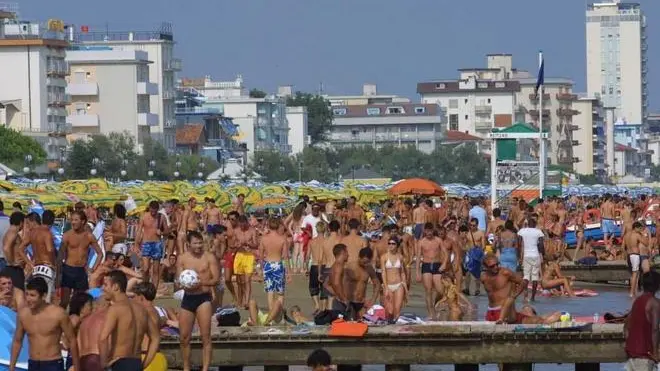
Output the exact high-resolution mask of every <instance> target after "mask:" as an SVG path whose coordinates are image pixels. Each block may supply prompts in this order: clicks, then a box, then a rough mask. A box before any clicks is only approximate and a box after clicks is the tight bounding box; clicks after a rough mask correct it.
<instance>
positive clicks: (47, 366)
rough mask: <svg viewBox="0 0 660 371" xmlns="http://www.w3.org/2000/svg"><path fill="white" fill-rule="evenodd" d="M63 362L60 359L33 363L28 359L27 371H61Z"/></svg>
mask: <svg viewBox="0 0 660 371" xmlns="http://www.w3.org/2000/svg"><path fill="white" fill-rule="evenodd" d="M63 370H64V360H63V359H62V358H59V359H53V360H51V361H33V360H31V359H28V371H63Z"/></svg>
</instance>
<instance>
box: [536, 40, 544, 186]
mask: <svg viewBox="0 0 660 371" xmlns="http://www.w3.org/2000/svg"><path fill="white" fill-rule="evenodd" d="M543 69H544V66H543V51H539V72H538V73H539V77H538V82H540V86H539V89H538V92H537V94H538V95H539V197H540V198H543V190H544V189H545V161H546V155H545V140H544V139H543V83H544V81H543V80H544V78H545V76H543V74H544V72H545V71H543Z"/></svg>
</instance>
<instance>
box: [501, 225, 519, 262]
mask: <svg viewBox="0 0 660 371" xmlns="http://www.w3.org/2000/svg"><path fill="white" fill-rule="evenodd" d="M497 242H498V243H497V246H496V247H497V257H498V258H499V260H500V266H502V267H503V268H507V269H508V270H510V271H511V272H513V273H517V272H518V260H519V259H520V254H519V251H520V248H519V246H518V231H517V230H516V227H515V226H514V225H513V220H507V221H506V223H504V230H503V231H502V232H500V234H499V238H498V239H497Z"/></svg>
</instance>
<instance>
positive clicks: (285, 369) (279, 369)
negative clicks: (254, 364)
mask: <svg viewBox="0 0 660 371" xmlns="http://www.w3.org/2000/svg"><path fill="white" fill-rule="evenodd" d="M264 371H289V366H281V365H277V366H275V365H270V366H264Z"/></svg>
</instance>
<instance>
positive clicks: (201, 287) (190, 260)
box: [176, 232, 220, 371]
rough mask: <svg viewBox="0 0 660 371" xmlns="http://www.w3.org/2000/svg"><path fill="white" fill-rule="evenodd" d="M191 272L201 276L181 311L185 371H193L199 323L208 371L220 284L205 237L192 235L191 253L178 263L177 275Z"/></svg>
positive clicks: (193, 233)
mask: <svg viewBox="0 0 660 371" xmlns="http://www.w3.org/2000/svg"><path fill="white" fill-rule="evenodd" d="M186 269H191V270H193V271H195V272H197V276H198V277H199V283H198V284H197V285H195V287H191V288H184V290H185V291H184V295H183V300H182V301H181V311H179V330H180V332H181V334H180V342H181V353H182V356H183V369H184V370H185V371H190V339H191V337H192V331H193V325H194V324H195V320H197V324H198V325H199V331H200V335H201V337H202V348H203V349H202V370H203V371H208V369H209V366H210V364H211V351H212V344H211V319H212V317H213V306H212V305H211V301H212V295H211V292H212V291H213V288H214V287H215V286H216V285H217V284H218V282H220V269H219V268H218V261H217V260H216V259H215V257H214V256H213V254H211V253H210V252H206V251H204V237H203V236H202V235H201V233H199V232H190V233H189V234H188V251H186V252H185V253H184V254H183V255H181V257H180V258H179V260H178V261H177V269H176V270H177V273H176V276H177V277H179V275H181V272H183V271H184V270H186Z"/></svg>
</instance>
